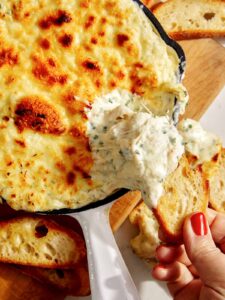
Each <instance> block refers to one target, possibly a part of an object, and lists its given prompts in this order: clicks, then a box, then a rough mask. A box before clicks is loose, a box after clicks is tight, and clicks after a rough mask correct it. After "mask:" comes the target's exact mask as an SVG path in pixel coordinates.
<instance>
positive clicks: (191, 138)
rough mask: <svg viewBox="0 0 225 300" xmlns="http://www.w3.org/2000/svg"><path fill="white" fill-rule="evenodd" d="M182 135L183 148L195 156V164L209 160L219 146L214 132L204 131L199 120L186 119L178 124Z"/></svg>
mask: <svg viewBox="0 0 225 300" xmlns="http://www.w3.org/2000/svg"><path fill="white" fill-rule="evenodd" d="M178 130H179V133H180V135H181V136H182V137H183V143H184V146H185V150H186V151H187V152H189V153H191V154H192V155H194V156H196V158H197V162H196V163H197V164H201V163H203V162H204V161H210V160H211V158H212V157H213V156H214V155H216V154H217V153H218V152H219V150H220V147H221V140H220V139H219V138H218V137H217V136H216V135H214V134H212V133H210V132H207V131H205V130H204V129H203V128H202V126H201V125H200V123H199V122H197V121H194V120H191V119H186V120H183V121H181V122H180V123H179V124H178Z"/></svg>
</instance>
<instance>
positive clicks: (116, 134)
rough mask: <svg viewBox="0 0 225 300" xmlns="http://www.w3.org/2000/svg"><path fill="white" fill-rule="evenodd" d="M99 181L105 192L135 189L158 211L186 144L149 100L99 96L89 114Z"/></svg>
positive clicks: (122, 93) (95, 173) (115, 94)
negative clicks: (149, 107)
mask: <svg viewBox="0 0 225 300" xmlns="http://www.w3.org/2000/svg"><path fill="white" fill-rule="evenodd" d="M87 116H88V120H89V127H88V135H89V139H90V146H91V149H92V154H93V160H94V164H93V167H92V170H91V175H92V178H93V179H94V180H95V181H96V182H104V185H103V187H102V190H101V193H103V194H105V195H107V194H108V192H109V191H111V192H113V191H114V190H116V189H118V188H128V189H137V190H140V191H141V192H142V196H143V198H144V200H145V202H146V203H147V204H148V206H150V207H156V206H157V201H158V199H159V198H160V197H161V196H162V194H163V191H164V189H163V183H164V181H165V178H166V177H167V175H168V174H170V173H171V172H173V171H174V170H175V169H176V167H177V165H178V161H179V159H180V158H181V156H182V154H183V153H184V147H183V140H182V137H181V136H180V135H179V133H178V131H177V129H176V127H175V126H174V124H173V122H172V121H171V120H169V118H168V117H166V116H161V117H158V116H154V115H153V114H152V113H151V112H150V111H149V110H148V109H147V107H146V104H145V101H144V100H143V99H141V98H140V97H139V96H135V95H133V94H131V93H128V92H125V91H114V92H112V93H110V94H108V95H106V96H104V97H99V98H98V99H96V100H95V102H94V104H93V105H92V109H91V110H90V112H89V113H88V114H87Z"/></svg>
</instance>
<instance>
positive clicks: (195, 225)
mask: <svg viewBox="0 0 225 300" xmlns="http://www.w3.org/2000/svg"><path fill="white" fill-rule="evenodd" d="M191 226H192V229H193V231H194V233H195V234H196V235H206V234H207V232H208V227H207V221H206V218H205V216H204V214H203V213H196V214H194V215H193V216H192V217H191Z"/></svg>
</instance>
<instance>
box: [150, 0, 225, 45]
mask: <svg viewBox="0 0 225 300" xmlns="http://www.w3.org/2000/svg"><path fill="white" fill-rule="evenodd" d="M144 2H145V1H144ZM147 4H148V3H147ZM152 11H153V13H154V14H155V16H156V17H157V19H158V20H159V22H160V23H161V24H162V26H163V27H164V29H165V30H166V32H167V33H168V34H169V35H170V37H171V38H173V39H175V40H184V39H194V38H206V37H224V36H225V2H224V1H223V0H198V1H195V0H183V1H180V0H168V1H166V2H164V3H159V4H158V5H155V6H154V7H152Z"/></svg>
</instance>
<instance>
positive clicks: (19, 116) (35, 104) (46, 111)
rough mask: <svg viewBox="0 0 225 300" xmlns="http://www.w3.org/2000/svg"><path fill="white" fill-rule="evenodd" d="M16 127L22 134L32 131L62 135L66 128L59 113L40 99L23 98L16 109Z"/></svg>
mask: <svg viewBox="0 0 225 300" xmlns="http://www.w3.org/2000/svg"><path fill="white" fill-rule="evenodd" d="M15 115H16V118H15V125H16V126H17V128H18V129H19V131H20V132H22V131H23V130H24V129H32V130H34V131H37V132H41V133H48V134H55V135H59V134H62V133H63V132H64V131H65V130H66V128H65V126H64V125H63V123H62V121H61V119H60V115H59V112H57V111H56V109H55V108H54V107H53V106H52V105H50V104H48V103H47V102H45V101H44V100H42V99H40V98H39V97H34V96H32V97H26V98H22V99H21V100H20V101H19V103H18V104H17V106H16V109H15Z"/></svg>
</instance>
